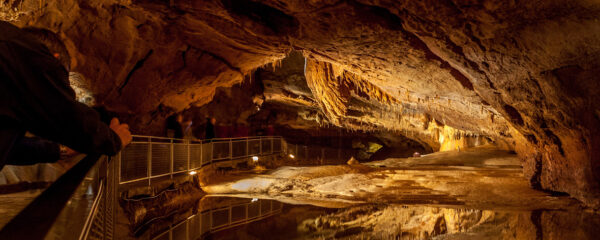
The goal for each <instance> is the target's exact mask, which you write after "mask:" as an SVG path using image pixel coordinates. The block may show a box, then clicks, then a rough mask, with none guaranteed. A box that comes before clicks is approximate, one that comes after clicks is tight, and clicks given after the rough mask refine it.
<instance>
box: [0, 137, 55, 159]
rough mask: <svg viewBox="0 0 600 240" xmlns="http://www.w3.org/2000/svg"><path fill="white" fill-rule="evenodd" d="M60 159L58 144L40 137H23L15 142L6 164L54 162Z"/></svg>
mask: <svg viewBox="0 0 600 240" xmlns="http://www.w3.org/2000/svg"><path fill="white" fill-rule="evenodd" d="M59 159H60V145H59V144H57V143H54V142H50V141H47V140H44V139H41V138H37V137H36V138H29V137H23V138H21V139H20V140H19V141H17V142H16V143H15V145H14V146H13V148H12V149H11V151H10V153H9V154H8V159H7V160H6V164H10V165H32V164H36V163H54V162H56V161H58V160H59Z"/></svg>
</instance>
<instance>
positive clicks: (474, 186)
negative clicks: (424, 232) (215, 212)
mask: <svg viewBox="0 0 600 240" xmlns="http://www.w3.org/2000/svg"><path fill="white" fill-rule="evenodd" d="M203 190H205V191H206V192H207V193H209V194H237V195H244V194H253V195H257V194H258V195H264V196H266V197H271V198H277V199H279V200H281V199H288V198H292V199H306V200H327V201H340V202H349V203H389V204H427V205H436V206H448V205H449V206H460V207H465V208H478V209H502V210H534V209H540V208H541V209H580V208H582V207H583V206H582V205H581V203H579V202H578V201H576V200H574V199H572V198H570V197H566V196H553V195H552V194H550V193H545V192H542V191H537V190H533V189H531V188H530V187H529V183H528V181H527V180H526V179H525V178H523V173H522V169H521V167H520V166H519V160H518V158H517V157H516V155H514V154H513V153H510V152H508V151H503V150H497V149H495V148H487V147H481V148H475V149H471V150H464V151H461V152H456V151H449V152H439V153H433V154H428V155H426V156H423V157H419V158H404V159H387V160H384V161H375V162H370V163H367V164H358V165H336V166H316V167H281V168H278V169H275V170H273V171H270V172H267V174H261V175H253V174H250V175H247V176H246V178H242V176H237V177H236V178H235V180H232V181H230V182H227V181H223V180H221V181H220V182H219V183H215V184H211V183H210V182H209V183H206V185H204V186H203Z"/></svg>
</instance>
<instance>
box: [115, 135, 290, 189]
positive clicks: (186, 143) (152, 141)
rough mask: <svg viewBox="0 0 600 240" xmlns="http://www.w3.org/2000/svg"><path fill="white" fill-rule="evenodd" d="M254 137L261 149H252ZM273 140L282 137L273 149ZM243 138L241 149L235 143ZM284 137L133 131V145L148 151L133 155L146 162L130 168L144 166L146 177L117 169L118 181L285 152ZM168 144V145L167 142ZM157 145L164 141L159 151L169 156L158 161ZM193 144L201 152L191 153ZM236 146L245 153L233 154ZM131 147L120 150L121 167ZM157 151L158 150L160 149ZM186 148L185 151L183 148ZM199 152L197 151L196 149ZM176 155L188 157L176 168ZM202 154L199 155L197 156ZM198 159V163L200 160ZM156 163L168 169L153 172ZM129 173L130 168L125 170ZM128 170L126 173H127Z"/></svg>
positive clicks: (147, 178) (149, 181)
mask: <svg viewBox="0 0 600 240" xmlns="http://www.w3.org/2000/svg"><path fill="white" fill-rule="evenodd" d="M253 141H258V146H256V145H254V146H255V147H258V149H257V150H258V152H257V153H255V152H252V153H251V151H250V145H251V143H252V142H253ZM274 141H280V142H279V144H278V146H279V147H278V149H277V150H274V149H273V148H274V146H275V145H274V144H273V142H274ZM240 142H246V144H243V145H244V148H243V149H238V148H235V147H234V143H235V144H238V143H240ZM265 142H267V145H268V151H267V149H263V144H264V143H265ZM282 142H283V138H282V137H281V136H248V137H235V138H215V139H205V140H186V139H178V138H167V137H154V136H143V135H133V141H132V144H131V145H130V146H132V145H138V146H139V145H140V144H141V147H142V149H144V151H146V152H145V153H139V152H138V155H139V154H145V155H146V157H145V160H142V161H140V160H139V158H138V159H133V160H135V161H138V162H140V163H142V162H143V164H138V165H137V166H138V167H136V165H129V166H128V167H129V168H133V169H137V168H139V169H145V171H146V174H145V175H144V176H143V177H141V176H140V177H133V178H129V177H127V178H123V176H122V174H121V173H122V172H121V170H119V171H118V175H119V176H118V177H119V184H128V183H134V182H138V181H148V185H151V180H152V179H155V178H159V177H165V176H170V177H171V178H173V175H175V174H179V173H184V172H188V171H196V170H199V169H201V168H203V167H206V166H208V165H211V164H214V163H217V162H219V163H220V164H223V162H227V161H236V162H237V161H239V160H240V159H243V158H248V157H252V156H264V155H269V154H277V153H279V152H282V151H283V149H282V147H283V145H282ZM143 144H147V146H146V147H144V146H143ZM165 144H166V145H165ZM206 144H210V145H209V146H208V149H205V146H206ZM223 144H225V145H228V147H225V146H224V145H223ZM157 145H162V146H160V148H161V150H159V151H160V153H161V154H168V157H167V156H166V158H162V159H159V160H158V161H156V159H154V158H153V156H152V154H153V153H154V149H153V148H155V147H156V146H157ZM194 146H200V148H199V149H196V150H199V151H200V153H199V155H198V156H192V148H193V147H194ZM215 146H220V147H222V148H215ZM175 147H178V148H181V147H183V149H179V151H177V152H176V148H175ZM219 149H221V150H223V149H227V150H226V151H222V152H219ZM205 150H208V151H209V152H206V153H205V152H204V151H205ZM234 150H241V151H242V152H243V154H241V155H240V154H234ZM128 151H130V149H128V148H126V149H124V150H123V151H121V152H120V153H119V154H118V155H117V161H118V166H119V167H120V168H122V167H124V166H123V165H122V164H130V163H127V162H128V161H129V160H131V159H125V161H124V159H123V153H124V152H128ZM157 151H158V150H157ZM165 151H168V153H166V152H165ZM182 151H185V152H182ZM196 153H197V152H196ZM217 153H221V154H219V155H218V156H217V155H215V154H217ZM176 156H178V157H179V160H182V157H183V159H186V160H185V161H186V162H185V163H184V166H182V163H183V162H178V164H179V165H178V166H180V167H181V168H180V169H175V164H176V159H175V158H176ZM198 158H199V159H198ZM198 163H199V164H198ZM155 164H157V165H161V166H166V165H168V166H169V169H168V170H166V169H162V170H161V171H160V173H153V169H152V168H153V166H154V165H155ZM125 172H126V173H127V171H125ZM128 175H129V174H126V175H125V176H128Z"/></svg>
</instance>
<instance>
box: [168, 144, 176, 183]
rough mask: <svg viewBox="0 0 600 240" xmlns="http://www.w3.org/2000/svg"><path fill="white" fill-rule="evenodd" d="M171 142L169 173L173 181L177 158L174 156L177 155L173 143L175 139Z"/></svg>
mask: <svg viewBox="0 0 600 240" xmlns="http://www.w3.org/2000/svg"><path fill="white" fill-rule="evenodd" d="M169 142H170V144H169V149H170V151H169V152H170V153H171V155H170V156H169V163H170V164H169V173H170V174H171V179H173V165H174V164H175V161H174V160H175V158H174V157H173V156H174V155H175V144H174V143H173V139H171V140H169Z"/></svg>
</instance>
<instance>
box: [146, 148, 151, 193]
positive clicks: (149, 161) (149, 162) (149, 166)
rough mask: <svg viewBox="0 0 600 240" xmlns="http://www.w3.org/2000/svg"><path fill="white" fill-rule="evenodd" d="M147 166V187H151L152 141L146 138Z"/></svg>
mask: <svg viewBox="0 0 600 240" xmlns="http://www.w3.org/2000/svg"><path fill="white" fill-rule="evenodd" d="M146 161H147V162H146V163H147V164H148V187H151V182H150V177H152V163H151V161H152V139H151V138H148V159H147V160H146Z"/></svg>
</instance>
